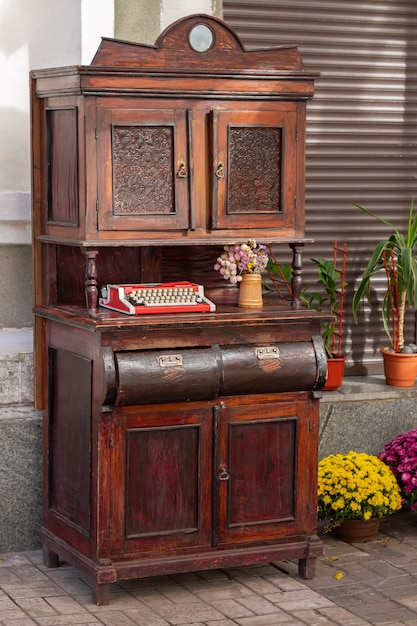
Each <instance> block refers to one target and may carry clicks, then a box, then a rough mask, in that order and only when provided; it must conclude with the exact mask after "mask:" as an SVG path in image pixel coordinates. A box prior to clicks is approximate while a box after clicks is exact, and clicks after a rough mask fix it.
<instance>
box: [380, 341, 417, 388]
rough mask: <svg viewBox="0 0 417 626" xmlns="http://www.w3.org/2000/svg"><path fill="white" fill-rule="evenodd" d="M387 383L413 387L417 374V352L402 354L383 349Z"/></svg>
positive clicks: (395, 385)
mask: <svg viewBox="0 0 417 626" xmlns="http://www.w3.org/2000/svg"><path fill="white" fill-rule="evenodd" d="M381 354H382V358H383V360H384V373H385V380H386V383H387V385H392V386H394V387H412V386H413V385H414V383H415V380H416V376H417V354H402V353H401V352H389V351H388V348H382V349H381Z"/></svg>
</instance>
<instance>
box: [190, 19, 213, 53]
mask: <svg viewBox="0 0 417 626" xmlns="http://www.w3.org/2000/svg"><path fill="white" fill-rule="evenodd" d="M188 40H189V42H190V46H191V47H192V49H193V50H195V51H196V52H207V50H210V48H211V46H212V45H213V41H214V36H213V32H212V30H211V28H209V27H208V26H206V25H205V24H196V25H195V26H194V27H193V28H192V29H191V30H190V34H189V37H188Z"/></svg>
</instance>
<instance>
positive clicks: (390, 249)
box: [352, 200, 417, 386]
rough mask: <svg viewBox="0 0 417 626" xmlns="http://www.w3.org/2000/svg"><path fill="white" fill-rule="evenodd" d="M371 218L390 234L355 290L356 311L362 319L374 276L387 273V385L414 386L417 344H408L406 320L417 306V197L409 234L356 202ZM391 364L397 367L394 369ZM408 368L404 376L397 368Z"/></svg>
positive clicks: (384, 351) (384, 352)
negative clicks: (361, 315)
mask: <svg viewBox="0 0 417 626" xmlns="http://www.w3.org/2000/svg"><path fill="white" fill-rule="evenodd" d="M353 204H354V206H356V207H357V208H358V209H360V210H361V211H363V212H364V213H366V214H367V215H369V216H370V217H372V218H374V219H376V220H378V221H379V222H381V223H382V224H385V225H386V226H388V228H389V229H390V233H389V235H387V237H386V238H385V239H383V240H382V241H380V242H379V243H378V244H377V245H376V247H375V249H374V250H373V252H372V254H371V258H370V259H369V261H368V264H367V266H366V268H365V270H364V272H363V275H362V278H361V281H360V283H359V285H358V287H357V289H356V290H355V293H354V296H353V300H352V310H353V316H354V319H355V321H356V322H357V321H358V310H359V306H360V304H361V302H362V301H363V300H365V301H366V300H367V301H368V302H369V304H370V305H371V306H372V303H371V300H370V293H371V281H372V278H373V277H374V276H375V275H376V274H379V273H380V272H383V273H384V274H385V276H386V279H387V288H386V291H385V295H384V298H383V302H382V321H383V325H384V330H385V332H386V333H387V335H388V338H389V341H390V345H389V346H388V347H385V348H382V349H381V353H382V355H383V359H384V371H385V377H386V381H387V384H389V385H396V386H412V385H414V381H415V378H416V376H417V346H415V345H404V320H405V311H406V308H407V306H409V307H412V308H413V309H414V310H415V309H416V308H417V257H416V246H417V213H416V214H414V200H412V201H411V205H410V210H409V214H408V222H407V229H406V231H405V233H402V232H400V230H399V229H398V228H397V227H396V226H394V224H392V223H391V222H389V221H388V220H386V219H384V218H382V217H380V216H378V215H376V214H375V213H373V212H372V211H369V210H368V209H366V208H365V207H363V206H361V205H359V204H356V203H355V202H354V203H353ZM391 365H393V367H394V368H395V370H394V371H392V370H391ZM398 367H399V368H400V370H401V369H405V370H406V371H405V373H404V375H403V374H402V372H401V371H399V372H397V368H398Z"/></svg>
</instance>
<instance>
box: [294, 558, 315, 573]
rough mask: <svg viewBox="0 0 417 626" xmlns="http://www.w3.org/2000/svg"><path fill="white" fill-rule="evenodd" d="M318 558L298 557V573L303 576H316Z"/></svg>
mask: <svg viewBox="0 0 417 626" xmlns="http://www.w3.org/2000/svg"><path fill="white" fill-rule="evenodd" d="M316 565H317V558H316V557H315V556H311V557H309V558H307V559H298V574H299V575H300V576H301V577H302V578H314V576H315V575H316Z"/></svg>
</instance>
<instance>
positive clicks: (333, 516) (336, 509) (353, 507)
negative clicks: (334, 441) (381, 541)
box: [318, 451, 401, 541]
mask: <svg viewBox="0 0 417 626" xmlns="http://www.w3.org/2000/svg"><path fill="white" fill-rule="evenodd" d="M400 508H401V493H400V488H399V485H398V483H397V480H396V478H395V476H394V474H393V472H391V470H390V468H389V467H388V465H386V464H385V463H384V462H383V461H381V459H379V458H378V457H377V456H373V455H369V454H366V453H365V452H353V451H350V452H349V453H348V454H330V455H329V456H327V457H325V458H324V459H322V460H321V461H320V462H319V466H318V518H319V520H320V521H325V522H327V523H328V529H330V530H333V531H334V532H335V534H336V535H337V536H338V537H340V538H342V539H344V540H348V541H369V540H370V539H372V538H373V537H374V536H375V535H376V534H377V532H378V529H379V523H380V521H381V519H382V518H383V517H385V516H387V515H390V514H392V513H394V512H395V511H398V510H399V509H400Z"/></svg>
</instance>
